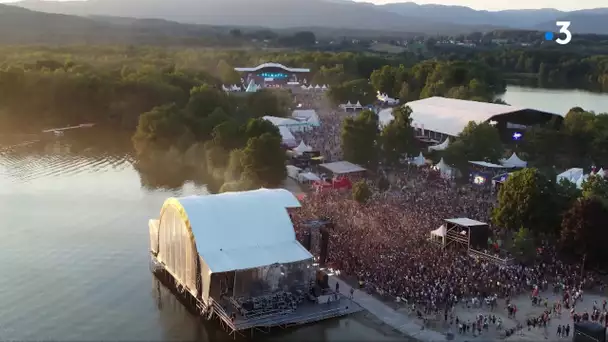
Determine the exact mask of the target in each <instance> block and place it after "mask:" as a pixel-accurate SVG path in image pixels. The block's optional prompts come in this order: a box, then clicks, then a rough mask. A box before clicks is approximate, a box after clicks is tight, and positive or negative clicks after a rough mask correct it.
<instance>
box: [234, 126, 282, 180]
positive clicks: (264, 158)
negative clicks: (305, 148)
mask: <svg viewBox="0 0 608 342" xmlns="http://www.w3.org/2000/svg"><path fill="white" fill-rule="evenodd" d="M285 161H286V157H285V151H284V150H283V148H282V147H281V138H280V137H277V136H276V135H273V134H270V133H264V134H262V135H261V136H259V137H253V138H250V139H249V141H248V142H247V146H246V147H245V149H244V150H243V157H242V162H243V179H244V180H246V181H250V182H252V183H254V184H256V185H257V186H263V187H271V188H272V187H277V186H279V185H280V184H281V183H282V182H283V181H284V180H285V177H287V170H286V168H285Z"/></svg>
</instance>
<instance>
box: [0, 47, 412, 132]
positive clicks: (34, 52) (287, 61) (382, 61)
mask: <svg viewBox="0 0 608 342" xmlns="http://www.w3.org/2000/svg"><path fill="white" fill-rule="evenodd" d="M267 61H273V62H277V63H282V64H284V65H287V66H292V67H305V68H310V69H312V70H314V71H315V73H314V74H313V75H312V76H311V77H312V79H310V80H309V81H311V82H312V83H313V84H336V82H340V83H341V82H342V80H344V81H346V80H353V79H355V80H356V79H367V78H369V76H370V75H371V73H372V72H373V70H375V69H377V68H380V67H382V66H383V65H386V64H394V65H398V64H401V63H404V61H400V60H398V59H390V58H389V59H387V58H386V57H381V56H371V55H365V54H354V53H347V52H344V53H326V52H290V53H285V52H263V51H244V50H243V51H237V50H212V49H169V48H155V47H133V46H129V47H105V46H86V47H57V48H53V47H0V106H1V107H2V108H3V109H4V112H5V113H10V117H6V115H5V116H4V117H1V118H0V120H3V121H2V122H4V123H6V121H7V120H8V121H16V123H23V122H27V123H28V124H30V125H31V124H33V123H36V124H39V125H40V126H44V127H48V126H52V125H63V124H72V123H81V122H97V123H103V122H109V123H111V124H116V123H119V124H120V125H121V126H122V127H124V128H127V129H134V128H135V127H136V125H137V123H138V117H139V115H140V114H141V113H144V112H147V111H149V110H151V109H152V108H154V107H156V106H159V105H163V104H167V103H176V104H178V105H184V104H185V103H186V102H187V101H188V100H189V94H190V90H191V89H192V88H194V87H197V86H201V85H203V84H208V85H212V86H214V87H220V85H221V84H234V83H237V82H239V81H240V76H239V75H238V74H237V73H236V72H235V71H234V70H233V67H235V66H256V65H259V64H261V63H263V62H267ZM336 75H337V76H339V77H337V78H334V76H336ZM334 79H335V80H334ZM268 115H272V114H270V113H268ZM9 119H10V120H9Z"/></svg>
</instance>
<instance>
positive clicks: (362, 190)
mask: <svg viewBox="0 0 608 342" xmlns="http://www.w3.org/2000/svg"><path fill="white" fill-rule="evenodd" d="M371 196H372V191H371V190H370V188H369V186H368V185H367V183H366V182H365V181H362V180H361V181H358V182H357V183H355V184H353V199H354V200H355V201H357V202H359V203H361V204H365V203H367V201H369V199H370V197H371Z"/></svg>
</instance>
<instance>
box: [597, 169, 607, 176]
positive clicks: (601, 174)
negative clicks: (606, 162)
mask: <svg viewBox="0 0 608 342" xmlns="http://www.w3.org/2000/svg"><path fill="white" fill-rule="evenodd" d="M596 175H597V176H600V177H606V172H605V171H604V169H600V170H599V171H598V172H597V173H596Z"/></svg>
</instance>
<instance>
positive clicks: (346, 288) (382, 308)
mask: <svg viewBox="0 0 608 342" xmlns="http://www.w3.org/2000/svg"><path fill="white" fill-rule="evenodd" d="M336 282H338V283H340V292H341V293H343V294H346V295H348V294H349V293H350V289H351V288H352V286H350V285H348V284H347V283H346V282H344V281H342V280H341V279H339V278H338V277H337V276H335V275H332V276H330V277H329V286H330V287H331V288H332V289H333V288H335V287H336ZM353 302H355V303H357V304H359V305H360V306H361V307H363V308H364V309H365V310H367V311H369V312H370V313H371V314H373V315H374V316H376V317H378V319H380V320H381V321H382V322H384V323H386V324H388V325H389V326H391V327H392V328H394V329H396V330H397V331H399V332H401V333H402V334H404V335H407V336H410V337H413V338H415V339H417V340H419V341H424V342H437V341H445V340H446V336H445V335H444V334H442V333H439V332H437V331H434V330H429V329H426V328H424V329H423V327H422V325H421V324H419V323H418V322H416V321H415V320H414V319H412V318H411V317H408V316H406V315H403V314H402V313H400V312H397V311H395V310H394V309H393V308H391V307H389V306H388V305H386V304H384V303H382V301H380V300H378V299H376V298H374V297H373V296H372V295H370V294H368V293H366V292H365V291H361V290H359V289H355V293H354V298H353Z"/></svg>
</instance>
